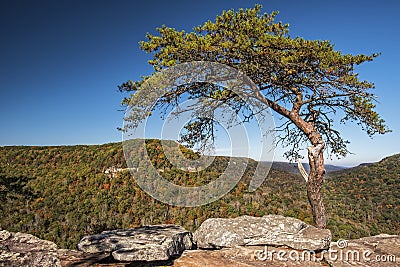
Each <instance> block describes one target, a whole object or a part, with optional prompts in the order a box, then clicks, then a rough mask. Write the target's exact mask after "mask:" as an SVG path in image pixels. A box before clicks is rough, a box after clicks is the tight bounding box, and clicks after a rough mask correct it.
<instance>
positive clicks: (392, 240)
mask: <svg viewBox="0 0 400 267" xmlns="http://www.w3.org/2000/svg"><path fill="white" fill-rule="evenodd" d="M324 258H325V259H326V261H327V262H328V263H329V264H330V265H331V266H333V267H344V266H368V267H370V266H371V267H380V266H385V267H386V266H388V267H389V266H400V236H398V235H385V234H381V235H376V236H369V237H363V238H360V239H352V240H341V241H338V242H332V244H331V247H330V248H329V253H327V254H325V256H324Z"/></svg>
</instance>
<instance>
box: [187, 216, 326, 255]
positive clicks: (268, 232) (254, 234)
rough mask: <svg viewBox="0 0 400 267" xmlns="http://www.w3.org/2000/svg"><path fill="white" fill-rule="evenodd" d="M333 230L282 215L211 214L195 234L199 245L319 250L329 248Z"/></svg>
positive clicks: (204, 246)
mask: <svg viewBox="0 0 400 267" xmlns="http://www.w3.org/2000/svg"><path fill="white" fill-rule="evenodd" d="M331 238H332V235H331V232H330V231H329V230H328V229H318V228H316V227H314V226H311V225H308V224H306V223H304V222H302V221H300V220H298V219H294V218H291V217H284V216H280V215H266V216H263V217H252V216H241V217H237V218H232V219H226V218H211V219H207V220H206V221H204V222H203V223H202V224H201V226H200V227H199V228H198V229H197V231H196V232H195V233H194V235H193V239H194V242H195V243H196V244H197V247H198V248H205V249H209V248H214V249H215V248H224V247H235V246H256V245H271V246H287V247H290V248H293V249H297V250H311V251H318V250H323V249H327V248H329V244H330V242H331Z"/></svg>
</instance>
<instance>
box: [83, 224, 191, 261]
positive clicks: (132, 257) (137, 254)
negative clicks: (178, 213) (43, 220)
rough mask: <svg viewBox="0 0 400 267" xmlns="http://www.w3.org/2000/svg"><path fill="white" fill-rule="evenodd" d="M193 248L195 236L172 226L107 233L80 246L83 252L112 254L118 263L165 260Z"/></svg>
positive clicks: (93, 236)
mask: <svg viewBox="0 0 400 267" xmlns="http://www.w3.org/2000/svg"><path fill="white" fill-rule="evenodd" d="M192 247H193V242H192V233H191V232H189V231H187V230H185V229H184V228H183V227H181V226H178V225H171V224H162V225H149V226H143V227H138V228H132V229H126V230H112V231H104V232H102V233H101V234H98V235H92V236H85V237H84V238H82V239H81V241H80V242H79V244H78V249H79V250H80V251H84V252H87V253H102V252H109V253H111V254H112V256H113V258H114V259H115V260H118V261H163V260H168V259H169V258H171V257H173V256H178V255H180V254H181V253H182V252H183V251H184V250H186V249H192Z"/></svg>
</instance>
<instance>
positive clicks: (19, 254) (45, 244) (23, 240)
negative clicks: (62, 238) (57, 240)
mask: <svg viewBox="0 0 400 267" xmlns="http://www.w3.org/2000/svg"><path fill="white" fill-rule="evenodd" d="M0 266H10V267H12V266H18V267H21V266H30V267H47V266H49V267H50V266H51V267H53V266H57V267H58V266H61V262H60V260H59V259H58V257H57V245H56V244H54V243H53V242H50V241H47V240H42V239H39V238H37V237H35V236H33V235H30V234H23V233H11V232H8V231H5V230H3V231H1V232H0Z"/></svg>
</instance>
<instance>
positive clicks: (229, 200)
mask: <svg viewBox="0 0 400 267" xmlns="http://www.w3.org/2000/svg"><path fill="white" fill-rule="evenodd" d="M146 147H147V148H146V149H147V151H148V153H149V156H150V157H151V159H152V162H153V164H154V166H155V167H156V169H157V170H159V172H160V173H161V174H162V175H163V176H164V177H165V178H166V179H169V180H171V181H173V182H174V183H176V184H184V185H187V186H190V185H199V184H205V183H208V182H209V181H211V180H213V179H215V178H217V177H218V176H219V173H221V172H222V171H223V170H224V169H225V166H227V164H228V160H229V159H228V158H225V157H217V159H216V161H215V162H214V163H213V164H212V165H211V166H210V167H208V168H207V169H204V170H201V171H199V172H188V171H185V170H182V169H177V168H175V167H173V166H172V165H171V164H170V163H169V162H168V161H167V160H166V156H165V155H164V153H162V148H161V144H160V141H158V140H148V141H147V143H146ZM181 150H182V152H183V154H184V155H185V157H187V158H192V159H193V158H196V157H198V155H196V154H195V153H193V152H192V151H190V150H187V149H184V148H182V149H181ZM143 151H144V147H143V146H138V147H134V149H132V150H131V151H130V152H129V151H128V153H134V155H133V157H132V160H137V161H138V162H137V163H138V164H139V163H140V160H141V155H142V152H143ZM135 155H137V156H135ZM399 161H400V155H396V156H393V157H389V158H387V159H384V160H382V161H381V162H379V163H376V164H372V165H370V166H367V167H358V168H353V169H348V170H344V171H339V172H335V173H331V174H329V176H328V178H327V179H326V182H325V186H324V190H325V191H326V196H327V197H326V199H325V203H326V206H327V211H328V228H330V229H331V230H332V231H333V234H334V238H335V239H338V238H355V237H360V236H366V235H372V234H378V233H392V234H395V233H397V234H399V231H400V225H399V222H398V218H399V215H400V214H399V213H400V212H399V206H400V205H399V197H400V195H399V192H400V190H399V189H400V188H399V185H398V184H399V179H400V178H399V176H400V175H399V173H400V172H399V171H400V167H399ZM255 166H256V162H255V161H253V160H250V161H249V165H248V167H247V170H246V172H245V175H244V177H243V178H242V180H241V181H240V182H239V184H238V185H237V186H236V187H235V188H234V189H233V190H232V191H231V192H230V193H229V194H227V195H226V196H224V197H223V198H222V199H220V200H218V201H216V202H213V203H210V204H208V205H204V206H201V207H195V208H179V207H174V206H168V205H166V204H163V203H161V202H159V201H157V200H154V199H153V198H151V197H150V196H149V195H147V194H146V193H145V192H144V191H142V190H141V189H140V188H139V187H138V186H137V185H136V182H135V180H134V179H133V177H131V175H130V173H129V171H122V172H119V173H116V174H112V173H105V172H106V170H107V169H108V168H110V167H116V168H126V167H127V166H126V163H125V160H124V156H123V150H122V145H121V143H113V144H105V145H92V146H58V147H25V146H14V147H1V148H0V200H1V203H2V204H1V206H0V213H1V214H0V227H1V228H3V229H8V230H10V231H21V232H29V233H32V234H34V235H37V236H38V237H40V238H44V239H48V240H52V241H54V242H56V243H57V244H58V245H59V246H60V247H65V248H74V247H75V245H76V244H77V242H78V241H79V239H80V238H82V237H83V236H84V235H87V234H93V233H98V232H100V231H102V230H105V229H115V228H128V227H135V226H140V225H146V224H158V223H174V224H180V225H182V226H184V227H186V228H187V229H189V230H194V229H196V228H197V227H199V225H200V224H201V223H202V222H203V221H204V220H205V219H207V218H209V217H234V216H239V215H244V214H247V215H254V216H262V215H264V214H282V215H286V216H292V217H296V218H299V219H301V220H304V221H305V222H308V223H312V215H311V211H310V209H309V205H308V202H307V196H306V190H305V182H304V180H303V179H302V178H301V177H300V176H298V175H296V174H293V173H288V172H283V171H279V170H276V169H272V170H271V171H270V173H269V175H268V177H267V179H266V180H265V182H264V184H263V185H262V186H261V187H260V188H259V189H258V190H256V191H255V192H252V193H249V192H248V183H249V180H250V178H251V177H252V172H253V171H254V169H255Z"/></svg>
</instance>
